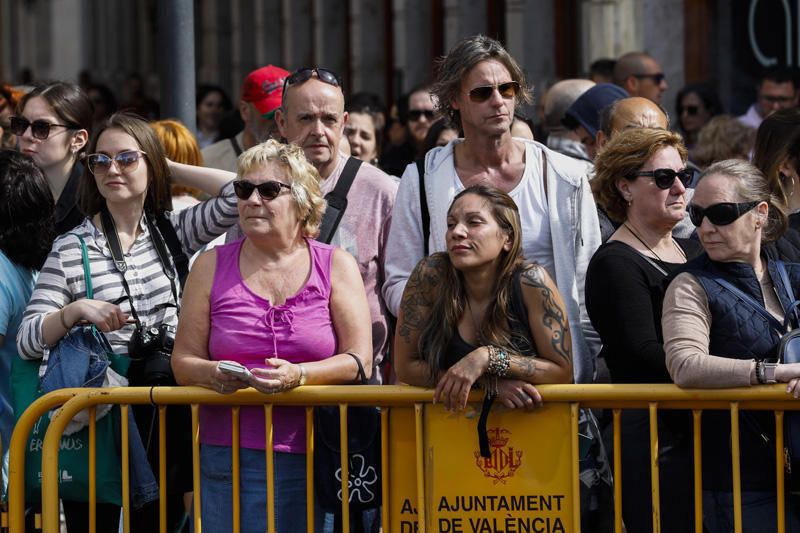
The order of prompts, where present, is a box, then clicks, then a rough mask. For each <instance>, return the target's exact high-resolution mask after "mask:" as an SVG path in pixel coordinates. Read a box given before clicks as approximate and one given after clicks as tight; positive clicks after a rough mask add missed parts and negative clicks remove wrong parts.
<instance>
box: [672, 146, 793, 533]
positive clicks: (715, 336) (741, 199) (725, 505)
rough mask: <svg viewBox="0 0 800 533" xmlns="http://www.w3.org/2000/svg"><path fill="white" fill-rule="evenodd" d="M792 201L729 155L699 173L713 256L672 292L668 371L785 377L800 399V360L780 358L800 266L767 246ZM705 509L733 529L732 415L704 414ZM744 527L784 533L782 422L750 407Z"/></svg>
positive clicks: (700, 217) (708, 525)
mask: <svg viewBox="0 0 800 533" xmlns="http://www.w3.org/2000/svg"><path fill="white" fill-rule="evenodd" d="M784 210H785V207H784V205H783V204H782V202H781V201H780V200H779V197H778V196H777V194H776V192H775V191H770V189H769V185H768V183H767V180H766V179H764V176H763V174H761V172H760V171H759V170H758V169H757V168H756V167H755V166H753V165H751V164H750V163H747V162H746V161H740V160H732V159H731V160H725V161H720V162H719V163H715V164H713V165H712V166H711V167H709V168H708V169H706V171H705V172H704V173H703V174H702V175H701V176H700V180H699V182H698V184H697V187H696V188H695V194H694V197H693V198H692V202H691V203H690V204H689V216H690V218H691V220H692V223H693V224H694V225H695V226H697V236H698V237H699V239H700V242H701V243H702V245H703V248H704V249H705V253H704V254H702V255H700V256H699V257H697V258H695V259H694V260H692V261H690V262H689V263H687V264H686V266H685V267H684V268H683V271H682V272H681V273H680V274H678V275H677V276H676V277H675V278H674V280H673V281H672V282H671V283H670V285H669V288H668V289H667V292H666V294H665V296H664V310H663V315H662V325H663V331H664V351H665V352H666V362H667V368H668V369H669V373H670V375H671V376H672V378H673V380H674V381H675V383H676V384H677V385H678V386H680V387H684V388H696V387H697V388H727V387H749V386H751V385H758V384H762V383H778V382H780V383H787V386H786V392H787V393H790V394H793V395H794V397H795V398H797V397H798V396H800V364H796V363H795V364H781V363H779V362H777V361H778V355H779V354H778V346H779V344H780V341H781V335H782V333H783V331H782V329H783V323H784V318H791V322H790V323H791V324H792V327H797V325H798V324H797V317H796V313H792V314H793V315H795V316H793V317H786V316H785V315H786V314H787V313H789V309H790V307H791V305H792V303H793V302H794V301H795V300H797V297H798V295H799V294H800V265H798V264H797V263H785V264H783V263H780V262H779V261H777V260H773V259H770V258H768V257H767V256H766V255H765V254H764V253H763V248H762V243H764V242H769V241H774V240H775V239H776V238H777V237H778V236H780V235H781V233H783V231H784V230H785V229H786V213H785V211H784ZM702 423H703V430H702V431H703V434H702V438H703V457H702V465H703V514H704V518H705V520H704V522H705V523H704V525H705V529H706V530H707V531H708V532H709V533H721V532H727V531H732V530H733V528H734V518H733V515H734V496H733V493H734V490H735V488H734V486H733V482H732V472H731V464H732V460H731V438H732V434H731V431H732V429H731V417H730V413H728V412H727V411H705V412H704V413H703V421H702ZM739 442H740V452H739V454H740V456H741V459H742V460H741V471H740V475H741V477H740V479H741V486H740V489H741V493H740V502H741V512H742V531H776V530H777V523H776V512H775V509H776V505H777V495H776V481H777V480H776V473H775V462H776V457H775V419H774V417H773V414H772V412H768V411H742V412H741V414H740V425H739ZM785 496H786V511H787V515H786V531H790V532H795V533H796V532H797V531H800V510H799V509H798V507H797V505H796V504H795V503H793V502H792V500H790V499H789V498H790V495H789V494H788V493H787V494H786V495H785Z"/></svg>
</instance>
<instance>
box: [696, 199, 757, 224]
mask: <svg viewBox="0 0 800 533" xmlns="http://www.w3.org/2000/svg"><path fill="white" fill-rule="evenodd" d="M760 203H761V202H741V203H738V204H737V203H732V202H723V203H720V204H714V205H710V206H708V207H705V208H704V207H698V206H696V205H694V204H689V209H688V211H689V220H691V221H692V224H694V225H695V226H697V227H698V228H699V227H700V224H702V223H703V218H705V217H708V221H709V222H711V223H712V224H714V225H715V226H727V225H728V224H730V223H732V222H734V221H736V220H737V219H738V218H739V217H740V216H742V215H744V214H745V213H747V212H748V211H750V210H751V209H753V208H754V207H755V206H757V205H758V204H760Z"/></svg>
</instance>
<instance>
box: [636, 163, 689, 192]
mask: <svg viewBox="0 0 800 533" xmlns="http://www.w3.org/2000/svg"><path fill="white" fill-rule="evenodd" d="M693 175H694V173H693V172H692V171H691V170H689V169H688V168H684V169H682V170H672V169H671V168H657V169H655V170H641V171H639V172H637V173H636V175H635V176H650V177H651V178H653V181H655V182H656V187H658V188H659V189H669V188H671V187H672V184H673V183H675V178H678V179H679V180H680V181H681V183H682V184H683V186H684V187H687V186H688V185H689V183H690V182H691V181H692V176H693Z"/></svg>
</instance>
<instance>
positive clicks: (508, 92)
mask: <svg viewBox="0 0 800 533" xmlns="http://www.w3.org/2000/svg"><path fill="white" fill-rule="evenodd" d="M495 89H497V92H499V93H500V96H502V97H503V98H505V99H506V100H510V99H511V98H514V97H515V96H517V93H518V92H519V82H516V81H507V82H506V83H501V84H499V85H484V86H482V87H475V88H474V89H470V91H469V99H470V100H472V101H473V102H477V103H481V102H485V101H486V100H488V99H489V98H491V97H492V95H493V94H494V90H495Z"/></svg>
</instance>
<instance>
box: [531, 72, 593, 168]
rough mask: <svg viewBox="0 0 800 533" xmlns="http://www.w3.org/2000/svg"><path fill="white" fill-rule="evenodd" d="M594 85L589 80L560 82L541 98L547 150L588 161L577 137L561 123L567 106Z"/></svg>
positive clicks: (587, 155)
mask: <svg viewBox="0 0 800 533" xmlns="http://www.w3.org/2000/svg"><path fill="white" fill-rule="evenodd" d="M594 85H595V83H594V82H593V81H591V80H583V79H571V80H562V81H559V82H558V83H556V84H555V85H553V86H552V87H550V90H549V91H547V93H545V95H544V97H543V100H544V125H545V128H547V132H548V136H547V147H548V148H550V149H552V150H555V151H556V152H559V153H562V154H564V155H568V156H570V157H574V158H577V159H584V160H587V161H588V160H589V154H587V153H586V148H584V146H583V143H581V141H580V138H579V137H578V135H577V134H575V132H573V131H572V130H570V129H568V128H566V127H565V126H564V125H563V124H562V121H563V120H564V114H565V113H566V112H567V109H569V106H571V105H572V104H573V103H574V102H575V100H577V99H578V98H580V96H581V95H582V94H583V93H585V92H586V91H588V90H589V89H591V88H592V87H594Z"/></svg>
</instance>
